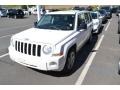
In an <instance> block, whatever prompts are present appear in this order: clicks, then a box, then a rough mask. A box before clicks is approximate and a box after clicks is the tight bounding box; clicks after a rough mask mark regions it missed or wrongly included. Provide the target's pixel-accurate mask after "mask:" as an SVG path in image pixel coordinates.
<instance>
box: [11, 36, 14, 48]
mask: <svg viewBox="0 0 120 90" xmlns="http://www.w3.org/2000/svg"><path fill="white" fill-rule="evenodd" d="M10 44H11V45H12V46H13V47H14V42H13V38H11V41H10Z"/></svg>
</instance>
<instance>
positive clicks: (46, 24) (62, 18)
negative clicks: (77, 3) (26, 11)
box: [36, 14, 75, 30]
mask: <svg viewBox="0 0 120 90" xmlns="http://www.w3.org/2000/svg"><path fill="white" fill-rule="evenodd" d="M74 21H75V15H73V14H68V15H66V14H46V15H44V16H43V17H42V18H41V19H40V21H39V22H38V24H37V25H36V27H37V28H40V29H51V30H73V29H74Z"/></svg>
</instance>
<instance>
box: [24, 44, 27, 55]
mask: <svg viewBox="0 0 120 90" xmlns="http://www.w3.org/2000/svg"><path fill="white" fill-rule="evenodd" d="M24 47H25V48H24V53H25V54H27V43H25V45H24Z"/></svg>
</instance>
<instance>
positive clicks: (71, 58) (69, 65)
mask: <svg viewBox="0 0 120 90" xmlns="http://www.w3.org/2000/svg"><path fill="white" fill-rule="evenodd" d="M75 59H76V51H75V48H71V49H70V50H69V52H68V55H67V59H66V63H65V66H64V69H63V70H62V73H70V72H71V71H72V69H73V66H74V62H75Z"/></svg>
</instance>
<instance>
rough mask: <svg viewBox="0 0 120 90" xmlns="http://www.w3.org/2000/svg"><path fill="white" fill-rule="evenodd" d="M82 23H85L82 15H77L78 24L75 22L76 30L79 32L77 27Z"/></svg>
mask: <svg viewBox="0 0 120 90" xmlns="http://www.w3.org/2000/svg"><path fill="white" fill-rule="evenodd" d="M82 23H85V16H84V14H80V15H78V22H77V29H78V30H79V27H80V25H81V24H82Z"/></svg>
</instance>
